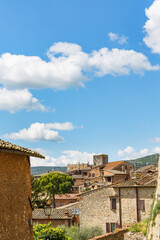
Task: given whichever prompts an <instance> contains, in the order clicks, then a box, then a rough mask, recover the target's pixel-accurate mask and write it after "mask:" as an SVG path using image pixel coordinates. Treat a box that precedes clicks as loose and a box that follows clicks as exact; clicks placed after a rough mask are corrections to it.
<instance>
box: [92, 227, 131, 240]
mask: <svg viewBox="0 0 160 240" xmlns="http://www.w3.org/2000/svg"><path fill="white" fill-rule="evenodd" d="M127 231H128V230H127V229H126V228H124V229H119V230H117V231H116V232H114V233H108V234H105V235H102V236H98V237H94V238H92V239H90V240H124V239H125V238H124V235H125V233H126V232H127ZM126 240H127V239H126Z"/></svg>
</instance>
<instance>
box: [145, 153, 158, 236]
mask: <svg viewBox="0 0 160 240" xmlns="http://www.w3.org/2000/svg"><path fill="white" fill-rule="evenodd" d="M158 201H160V156H159V163H158V181H157V189H156V192H155V197H154V202H153V209H154V208H155V205H156V203H157V202H158ZM150 220H151V221H150V225H149V229H148V234H147V239H148V240H158V239H160V214H158V215H157V217H156V219H155V223H154V224H153V221H152V216H151V219H150Z"/></svg>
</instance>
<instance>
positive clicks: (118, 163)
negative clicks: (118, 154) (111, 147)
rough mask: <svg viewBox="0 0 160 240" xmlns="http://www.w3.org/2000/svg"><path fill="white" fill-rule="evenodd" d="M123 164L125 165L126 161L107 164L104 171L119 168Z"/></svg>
mask: <svg viewBox="0 0 160 240" xmlns="http://www.w3.org/2000/svg"><path fill="white" fill-rule="evenodd" d="M121 163H124V161H117V162H110V163H107V164H106V165H105V167H104V170H105V169H106V170H108V169H113V168H115V167H117V166H118V165H120V164H121Z"/></svg>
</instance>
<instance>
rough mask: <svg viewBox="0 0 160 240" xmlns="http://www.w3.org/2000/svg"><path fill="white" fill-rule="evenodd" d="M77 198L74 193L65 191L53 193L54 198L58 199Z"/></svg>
mask: <svg viewBox="0 0 160 240" xmlns="http://www.w3.org/2000/svg"><path fill="white" fill-rule="evenodd" d="M76 198H77V194H75V193H66V194H55V199H56V200H59V199H61V200H62V199H63V200H64V199H76Z"/></svg>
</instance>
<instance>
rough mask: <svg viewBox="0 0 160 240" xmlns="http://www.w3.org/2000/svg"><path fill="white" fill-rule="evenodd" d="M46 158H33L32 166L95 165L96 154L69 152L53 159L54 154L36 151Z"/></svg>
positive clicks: (40, 150)
mask: <svg viewBox="0 0 160 240" xmlns="http://www.w3.org/2000/svg"><path fill="white" fill-rule="evenodd" d="M36 151H38V152H40V153H41V154H43V155H44V156H45V159H36V158H31V165H32V166H67V164H77V163H87V162H89V163H90V164H92V163H93V155H94V154H95V153H87V152H80V151H73V150H70V151H69V150H68V151H64V152H62V155H61V156H60V157H58V158H54V157H52V154H51V153H49V152H47V151H45V150H44V149H36Z"/></svg>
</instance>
